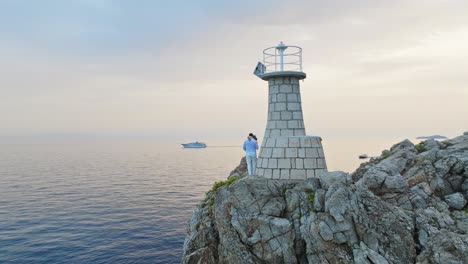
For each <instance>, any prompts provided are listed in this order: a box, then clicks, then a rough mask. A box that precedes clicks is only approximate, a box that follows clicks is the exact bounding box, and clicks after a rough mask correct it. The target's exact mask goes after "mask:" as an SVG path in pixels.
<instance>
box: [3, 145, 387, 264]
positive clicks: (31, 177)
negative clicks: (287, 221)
mask: <svg viewBox="0 0 468 264" xmlns="http://www.w3.org/2000/svg"><path fill="white" fill-rule="evenodd" d="M324 147H325V154H326V155H327V159H328V165H329V168H330V169H331V170H336V169H342V170H345V171H352V170H353V169H354V168H356V167H357V166H358V164H359V163H360V161H359V160H358V159H357V158H356V157H357V155H359V154H361V153H367V154H369V155H372V154H378V153H380V150H382V149H383V148H385V147H389V144H388V142H384V141H375V142H364V143H363V142H361V143H359V142H353V143H349V142H346V141H333V142H324ZM241 156H242V150H241V149H240V147H208V148H206V149H182V148H180V147H179V146H178V145H177V144H174V145H161V144H156V143H151V142H145V143H142V142H137V143H109V142H107V143H96V142H94V143H84V144H0V263H165V264H167V263H180V258H181V254H182V247H183V242H184V236H185V223H186V221H187V220H188V218H189V217H190V215H191V212H192V210H193V208H194V207H195V205H196V204H197V203H198V202H199V201H200V200H201V199H202V198H203V195H204V192H205V191H206V190H208V189H209V188H210V186H211V185H212V183H213V182H214V181H218V180H223V179H225V178H226V176H227V175H228V173H229V172H230V171H231V170H232V169H233V168H234V167H235V166H237V164H238V163H239V160H240V158H241Z"/></svg>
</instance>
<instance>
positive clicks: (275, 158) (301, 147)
mask: <svg viewBox="0 0 468 264" xmlns="http://www.w3.org/2000/svg"><path fill="white" fill-rule="evenodd" d="M326 171H327V164H326V162H325V155H324V153H323V148H322V139H321V138H320V137H318V136H288V137H286V136H285V137H274V138H265V139H264V141H263V143H262V147H261V149H260V154H259V156H258V160H257V170H256V173H257V175H258V176H262V177H265V178H269V179H281V180H305V179H308V178H314V177H318V176H320V174H322V173H324V172H326Z"/></svg>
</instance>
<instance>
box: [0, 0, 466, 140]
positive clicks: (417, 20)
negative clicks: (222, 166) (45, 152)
mask: <svg viewBox="0 0 468 264" xmlns="http://www.w3.org/2000/svg"><path fill="white" fill-rule="evenodd" d="M467 14H468V2H467V1H462V0H459V1H450V0H424V1H423V0H420V1H411V0H404V1H403V0H402V1H400V0H396V1H371V0H369V1H344V0H343V1H330V0H327V1H275V0H269V1H252V0H248V1H247V0H241V1H214V0H198V1H188V0H187V1H178V0H175V1H174V0H171V1H158V0H155V1H117V0H115V1H111V0H108V1H107V0H75V1H73V0H70V1H60V0H56V1H32V0H30V1H22V0H0V71H1V74H0V135H3V136H11V135H33V134H41V135H42V134H61V135H66V134H99V135H106V134H122V135H152V136H157V137H160V138H163V139H165V140H188V139H193V140H195V139H203V140H210V139H216V140H221V139H222V140H230V139H237V138H239V135H242V136H244V135H245V134H247V133H249V132H254V133H257V134H258V135H259V136H260V137H261V136H262V134H263V132H264V129H265V125H266V115H267V83H266V82H264V81H262V80H260V79H258V78H257V77H255V76H254V75H253V74H252V71H253V68H254V66H255V64H256V63H257V61H258V60H259V59H260V58H261V56H262V50H263V49H264V48H266V47H269V46H274V45H276V44H277V43H278V42H280V41H284V42H285V43H286V44H291V45H297V46H301V47H302V48H303V64H304V72H306V73H307V79H305V80H304V82H301V91H302V102H303V110H304V119H305V125H306V131H307V133H308V134H311V135H321V136H322V137H328V138H345V137H359V138H380V137H381V138H385V137H395V136H397V137H415V136H420V135H432V134H442V135H446V136H456V135H459V134H461V133H462V132H463V131H467V130H468V15H467Z"/></svg>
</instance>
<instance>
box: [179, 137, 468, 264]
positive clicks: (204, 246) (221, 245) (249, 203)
mask: <svg viewBox="0 0 468 264" xmlns="http://www.w3.org/2000/svg"><path fill="white" fill-rule="evenodd" d="M231 174H232V175H231V176H230V177H229V179H228V180H227V181H225V182H218V183H216V184H215V185H214V186H213V188H212V190H210V191H209V192H208V193H207V195H206V198H205V200H204V201H202V203H201V204H200V205H199V206H198V207H197V208H196V209H195V211H194V213H193V215H192V217H191V219H190V220H189V222H188V230H187V232H188V234H187V237H186V241H185V245H184V256H183V259H182V262H183V263H203V264H209V263H421V264H422V263H441V264H447V263H468V234H467V233H468V210H467V199H468V133H465V134H464V135H462V136H459V137H457V138H454V139H450V140H446V141H443V142H438V141H435V140H427V141H424V142H422V143H420V144H418V145H414V144H413V143H411V142H410V141H408V140H405V141H403V142H400V143H398V144H396V145H394V146H393V147H392V148H391V149H390V150H386V151H384V152H382V155H381V156H380V157H377V158H373V159H371V160H370V161H369V162H367V163H363V164H361V166H360V167H359V168H358V169H357V170H356V171H355V172H354V173H352V174H347V173H344V172H329V173H327V174H323V175H321V176H319V177H318V178H313V179H309V180H307V181H302V182H285V181H278V180H268V179H263V178H255V177H244V175H245V164H243V163H242V162H241V165H240V166H239V167H238V168H236V169H235V170H234V171H233V172H232V173H231Z"/></svg>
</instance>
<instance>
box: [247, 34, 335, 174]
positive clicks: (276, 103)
mask: <svg viewBox="0 0 468 264" xmlns="http://www.w3.org/2000/svg"><path fill="white" fill-rule="evenodd" d="M254 74H255V75H256V76H258V77H259V78H260V79H262V80H264V81H267V82H268V118H267V125H266V129H265V135H264V138H263V141H262V145H261V148H260V153H259V156H258V160H257V175H259V176H262V177H265V178H270V179H281V180H305V179H307V178H313V177H318V176H319V175H320V174H322V173H324V172H326V171H327V165H326V162H325V155H324V152H323V147H322V138H321V137H319V136H307V135H306V130H305V126H304V118H303V113H302V104H301V92H300V85H299V80H304V79H305V78H306V74H305V73H304V72H303V71H302V48H300V47H297V46H289V45H285V44H284V43H283V42H281V43H279V44H278V45H276V46H274V47H270V48H266V49H265V50H264V51H263V62H259V63H258V64H257V66H256V68H255V70H254Z"/></svg>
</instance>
